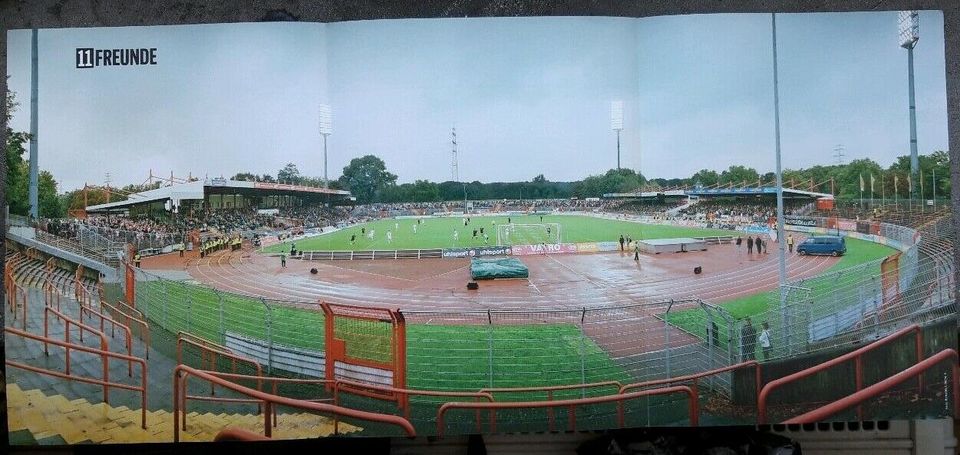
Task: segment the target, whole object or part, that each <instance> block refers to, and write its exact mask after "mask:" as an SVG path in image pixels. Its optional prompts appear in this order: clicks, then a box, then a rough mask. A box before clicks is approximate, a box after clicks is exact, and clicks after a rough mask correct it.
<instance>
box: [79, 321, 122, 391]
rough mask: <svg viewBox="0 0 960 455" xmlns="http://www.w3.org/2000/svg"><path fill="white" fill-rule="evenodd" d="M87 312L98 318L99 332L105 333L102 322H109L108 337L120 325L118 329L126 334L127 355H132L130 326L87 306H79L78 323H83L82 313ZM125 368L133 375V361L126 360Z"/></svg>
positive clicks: (111, 335) (114, 333)
mask: <svg viewBox="0 0 960 455" xmlns="http://www.w3.org/2000/svg"><path fill="white" fill-rule="evenodd" d="M88 313H89V314H90V315H91V316H96V317H98V318H100V333H103V334H106V331H105V330H104V323H107V322H109V323H110V337H111V338H112V337H113V336H115V335H116V333H117V332H116V329H117V327H120V329H121V330H122V331H123V332H124V333H125V334H126V335H127V338H126V343H125V344H126V347H127V355H129V356H133V333H132V332H130V328H129V327H127V326H125V325H123V324H121V323H119V322H117V321H115V320H113V318H111V317H109V316H106V315H104V314H103V313H101V312H99V311H97V310H93V309H90V308H87V307H85V306H80V323H81V324H83V315H84V314H88ZM127 370H128V371H129V373H128V374H129V375H130V376H133V362H128V363H127Z"/></svg>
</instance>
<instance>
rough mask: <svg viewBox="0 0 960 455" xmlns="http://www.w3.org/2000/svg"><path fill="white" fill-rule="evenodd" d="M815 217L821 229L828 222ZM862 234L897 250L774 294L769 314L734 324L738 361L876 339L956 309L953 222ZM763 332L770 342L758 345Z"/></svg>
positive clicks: (882, 227)
mask: <svg viewBox="0 0 960 455" xmlns="http://www.w3.org/2000/svg"><path fill="white" fill-rule="evenodd" d="M816 220H817V223H818V225H820V226H825V225H827V224H830V223H831V222H829V221H827V219H816ZM832 223H836V221H833V222H832ZM861 224H862V223H861ZM833 225H835V226H836V224H833ZM821 229H822V228H821ZM858 230H860V231H866V232H860V233H861V234H863V235H864V236H866V238H867V239H868V240H874V241H879V242H881V243H885V244H887V245H890V246H894V247H896V248H898V249H899V250H900V253H898V254H895V255H894V256H891V257H887V258H884V259H879V260H875V261H870V262H867V263H863V264H859V265H857V266H854V267H849V268H845V269H842V270H835V271H829V272H826V273H823V274H820V275H818V276H815V277H811V278H805V279H801V280H795V281H792V282H790V283H788V284H787V285H785V286H783V287H782V288H781V290H780V292H776V291H774V292H770V293H769V294H767V295H768V300H767V308H769V310H768V311H766V312H762V313H760V314H757V315H755V316H754V317H753V318H752V319H751V320H750V321H749V323H748V321H747V320H738V321H736V324H735V330H734V334H735V339H736V342H735V344H736V349H737V351H738V353H739V357H740V358H741V359H750V358H759V359H764V360H765V359H767V358H778V357H786V356H793V355H797V354H803V353H808V352H812V351H816V350H820V349H827V348H831V347H835V346H839V345H842V344H845V343H847V342H849V341H851V340H854V339H873V338H875V337H879V336H882V335H883V334H884V333H887V332H889V331H890V330H892V327H895V326H897V325H898V324H902V323H904V322H905V321H914V322H924V321H930V320H934V319H938V318H940V317H944V316H948V315H950V314H952V313H953V312H954V308H955V304H954V301H953V297H954V296H955V293H954V290H953V286H952V283H953V277H952V274H953V267H952V257H953V254H952V248H953V229H952V225H951V221H950V217H941V218H939V219H935V220H930V221H927V222H926V223H924V224H923V225H921V226H918V227H917V229H913V228H909V227H906V226H898V225H894V224H890V223H869V226H862V225H860V226H858ZM814 232H816V231H814ZM764 323H766V324H767V327H764V326H763V325H762V324H764ZM748 325H749V326H750V327H748ZM764 330H766V331H767V334H766V335H765V337H766V339H767V340H769V342H766V341H764V340H761V336H764V335H763V331H764ZM764 345H767V349H764V347H765V346H764Z"/></svg>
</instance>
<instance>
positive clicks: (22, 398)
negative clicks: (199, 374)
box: [7, 384, 361, 444]
mask: <svg viewBox="0 0 960 455" xmlns="http://www.w3.org/2000/svg"><path fill="white" fill-rule="evenodd" d="M7 406H8V408H9V409H10V413H9V421H8V427H9V431H10V433H11V434H14V433H16V434H18V438H17V439H18V440H19V441H22V443H26V444H29V443H30V442H31V438H32V439H33V440H34V441H36V443H40V444H42V443H44V442H48V441H49V443H57V442H58V439H62V441H63V442H61V444H62V443H66V444H80V443H97V444H101V443H103V444H109V443H137V442H172V441H173V414H172V413H170V412H169V411H164V410H160V411H149V412H147V429H146V430H144V429H142V428H141V427H140V410H139V409H129V408H127V407H126V406H119V407H113V406H110V405H107V404H105V403H97V404H91V403H90V402H88V401H87V400H84V399H76V400H68V399H67V398H64V397H63V396H61V395H52V396H48V395H45V394H44V393H43V392H41V391H40V390H22V389H21V388H20V386H19V385H17V384H7ZM231 427H238V428H243V429H246V430H248V431H252V432H256V433H259V434H263V416H259V415H250V414H223V413H221V414H212V413H205V414H199V413H196V412H191V413H189V414H188V415H187V428H186V429H182V430H181V432H180V438H181V440H182V441H185V442H203V441H213V438H214V437H215V436H216V435H217V433H219V432H220V431H221V430H223V429H225V428H231ZM360 430H361V428H360V427H356V426H353V425H349V424H346V423H343V422H341V423H340V425H339V432H340V433H341V434H349V433H355V432H357V431H360ZM23 431H28V432H29V434H30V437H26V435H25V434H24V433H21V432H23ZM332 434H333V420H332V419H330V418H328V417H324V416H318V415H314V414H307V413H292V414H280V415H279V416H278V417H277V426H276V427H275V428H274V429H273V438H274V439H304V438H316V437H326V436H330V435H332ZM11 442H14V443H15V442H17V441H13V440H11Z"/></svg>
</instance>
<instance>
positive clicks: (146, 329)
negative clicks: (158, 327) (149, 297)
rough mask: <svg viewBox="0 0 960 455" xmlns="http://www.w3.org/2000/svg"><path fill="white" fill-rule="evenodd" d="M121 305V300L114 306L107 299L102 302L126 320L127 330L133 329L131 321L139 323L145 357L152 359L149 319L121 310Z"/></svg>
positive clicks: (102, 304) (103, 305)
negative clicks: (145, 319)
mask: <svg viewBox="0 0 960 455" xmlns="http://www.w3.org/2000/svg"><path fill="white" fill-rule="evenodd" d="M120 305H122V303H121V302H118V304H117V306H113V305H111V304H109V303H107V302H105V301H101V302H100V306H101V307H103V308H106V309H107V310H110V311H112V312H113V313H114V314H115V315H120V316H121V317H123V318H124V319H125V322H121V324H123V325H124V326H125V327H126V328H127V330H131V329H130V325H131V323H133V324H137V325H138V326H139V327H140V341H143V344H144V349H143V352H144V358H146V359H148V360H149V359H150V325H149V324H147V321H144V320H143V319H140V318H136V317H133V316H131V315H129V314H127V313H124V312H123V311H121V310H120ZM124 306H125V305H124ZM80 308H81V310H82V309H83V308H84V307H80ZM128 308H129V307H128Z"/></svg>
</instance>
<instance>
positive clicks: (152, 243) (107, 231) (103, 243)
mask: <svg viewBox="0 0 960 455" xmlns="http://www.w3.org/2000/svg"><path fill="white" fill-rule="evenodd" d="M77 234H78V236H79V237H80V242H81V243H83V244H84V245H88V246H91V247H93V246H96V247H98V248H105V249H116V248H117V247H119V248H122V247H123V245H125V244H127V243H129V244H131V245H133V246H134V248H136V250H137V251H140V250H147V249H163V248H164V247H168V246H171V245H176V244H179V243H181V242H182V241H183V237H182V236H181V235H180V234H172V233H162V232H136V231H124V230H120V229H113V228H107V227H101V226H89V225H86V224H79V225H78V233H77Z"/></svg>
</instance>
